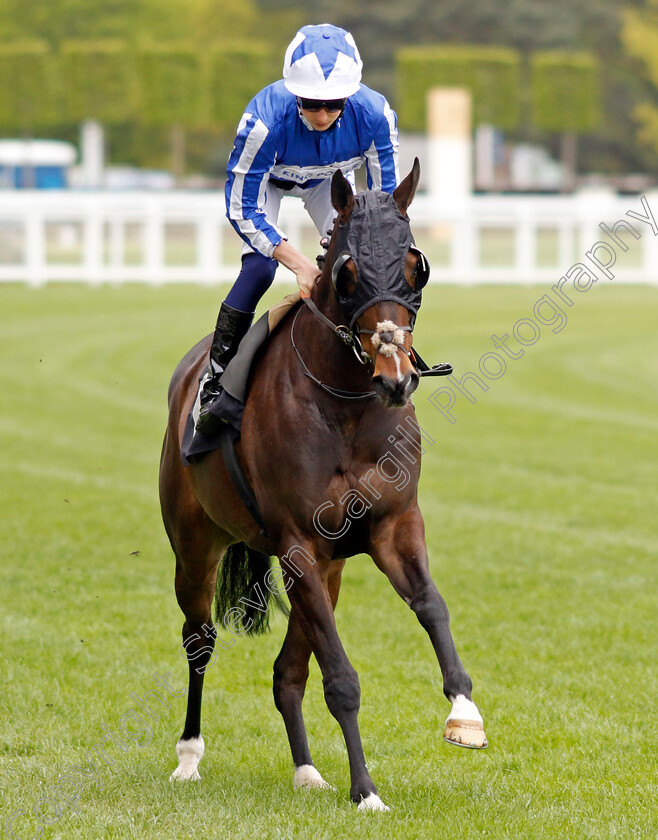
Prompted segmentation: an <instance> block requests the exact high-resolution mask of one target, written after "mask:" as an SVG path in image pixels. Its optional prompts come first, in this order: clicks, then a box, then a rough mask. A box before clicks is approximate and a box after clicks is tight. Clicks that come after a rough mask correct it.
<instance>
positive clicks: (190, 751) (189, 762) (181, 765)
mask: <svg viewBox="0 0 658 840" xmlns="http://www.w3.org/2000/svg"><path fill="white" fill-rule="evenodd" d="M204 750H205V744H204V743H203V736H202V735H199V736H198V737H196V738H188V739H187V740H183V739H182V738H181V739H180V741H179V742H178V743H177V744H176V755H177V756H178V767H177V768H176V769H175V770H174V772H173V773H172V774H171V776H170V777H169V781H170V782H188V781H190V782H196V781H197V780H198V779H200V778H201V776H199V771H198V770H197V767H198V766H199V762H200V761H201V759H202V758H203V753H204Z"/></svg>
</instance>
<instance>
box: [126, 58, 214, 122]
mask: <svg viewBox="0 0 658 840" xmlns="http://www.w3.org/2000/svg"><path fill="white" fill-rule="evenodd" d="M136 71H137V90H138V94H137V118H138V120H139V122H140V123H142V124H144V125H174V124H181V125H186V126H194V125H199V124H200V123H201V122H202V121H203V115H202V111H201V102H202V87H203V78H202V74H201V64H200V61H199V56H198V51H197V50H195V49H194V48H193V47H191V46H164V45H158V46H149V47H144V48H142V49H140V50H139V51H138V53H137V56H136Z"/></svg>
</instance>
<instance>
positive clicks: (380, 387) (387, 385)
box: [372, 373, 396, 398]
mask: <svg viewBox="0 0 658 840" xmlns="http://www.w3.org/2000/svg"><path fill="white" fill-rule="evenodd" d="M372 387H373V388H374V389H375V391H377V393H378V394H379V396H380V397H384V398H386V397H391V396H392V395H393V394H394V393H395V387H396V383H395V382H394V381H393V380H392V379H391V378H390V377H389V376H383V375H382V374H381V373H379V374H377V376H373V378H372Z"/></svg>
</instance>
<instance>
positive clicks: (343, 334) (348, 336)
mask: <svg viewBox="0 0 658 840" xmlns="http://www.w3.org/2000/svg"><path fill="white" fill-rule="evenodd" d="M302 300H303V301H304V303H306V304H307V305H308V307H309V309H310V310H311V312H312V313H313V314H314V315H315V317H316V318H318V320H320V321H322V323H323V324H325V325H326V326H328V327H329V328H330V329H331V330H332V331H333V332H334V333H335V335H337V336H338V337H339V338H340V339H341V340H342V341H343V342H344V343H345V344H346V345H347V346H348V347H351V348H352V350H354V354H355V356H356V357H357V359H358V360H359V361H360V362H361V364H363V365H365V364H368V362H370V361H372V360H371V359H370V356H368V355H367V353H366V352H365V350H364V349H363V347H361V342H360V341H359V340H358V338H357V337H356V336H355V335H354V334H353V333H352V331H351V330H349V329H348V328H347V327H345V326H336V324H334V323H333V321H330V320H329V318H327V317H326V316H324V315H323V314H322V313H321V312H320V310H319V309H318V308H317V306H316V305H315V304H314V303H313V301H312V300H311V299H310V298H302ZM301 311H302V309H301V307H300V308H299V309H298V310H297V312H296V313H295V317H294V318H293V321H292V325H291V327H290V342H291V344H292V347H293V350H294V351H295V353H296V354H297V358H298V359H299V363H300V364H301V366H302V370H303V371H304V374H305V375H306V376H308V378H309V379H311V380H312V381H313V382H315V384H316V385H319V386H320V388H322V389H323V390H324V391H326V392H327V393H328V394H333V396H334V397H340V398H341V399H343V400H362V399H365V398H366V397H375V396H377V392H376V391H345V390H343V389H342V388H332V386H331V385H326V384H325V383H324V382H322V381H321V380H319V379H318V378H317V376H314V375H313V374H312V373H311V371H310V370H309V369H308V366H307V364H306V362H305V361H304V359H302V355H301V353H300V352H299V348H298V347H297V345H296V344H295V324H296V323H297V318H299V313H300V312H301ZM356 342H358V346H359V347H360V348H361V353H362V354H364V355H365V356H367V359H368V362H366V361H362V359H361V357H360V356H359V353H358V351H357V349H356Z"/></svg>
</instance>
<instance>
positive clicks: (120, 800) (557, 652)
mask: <svg viewBox="0 0 658 840" xmlns="http://www.w3.org/2000/svg"><path fill="white" fill-rule="evenodd" d="M543 291H544V290H543V289H538V288H535V287H525V288H519V287H484V288H483V287H481V288H455V287H439V288H432V289H431V290H430V291H428V292H427V293H426V296H425V302H424V306H423V310H422V311H421V314H420V317H419V323H418V327H417V331H416V342H417V345H418V347H419V349H420V350H421V352H422V353H423V355H424V356H425V357H426V358H427V359H428V360H432V361H440V360H449V361H451V362H452V363H453V364H454V365H455V368H456V372H457V373H458V374H461V373H463V372H464V371H466V370H470V371H477V370H478V364H479V361H480V360H481V359H482V357H483V354H485V353H487V352H491V351H492V350H494V347H493V344H492V342H491V339H490V336H491V335H492V334H494V333H495V334H497V335H502V334H503V333H505V332H507V333H511V331H512V328H513V326H514V325H515V324H516V323H517V322H518V320H519V319H520V318H526V317H532V312H533V306H534V304H535V303H536V301H537V300H538V298H539V297H540V296H541V295H542V294H543ZM281 294H282V291H281V290H280V289H279V290H276V291H275V292H274V293H272V294H270V296H269V300H270V301H272V300H273V299H274V298H276V297H279V296H280V295H281ZM578 298H579V299H578V300H577V301H576V303H575V304H574V306H573V307H572V308H571V309H570V310H568V312H567V314H568V318H569V321H568V324H567V326H566V327H565V328H564V329H563V330H562V331H561V332H559V333H557V334H556V333H554V332H553V331H552V330H551V329H550V328H546V327H543V328H542V334H541V338H540V339H539V340H538V341H537V342H536V343H535V344H534V345H533V346H532V347H526V348H525V351H524V355H523V356H522V357H521V358H519V359H517V360H513V359H509V358H507V371H506V373H505V374H504V376H502V377H501V378H500V379H498V380H495V381H494V380H487V382H486V384H488V386H489V389H488V391H486V392H483V391H482V390H481V389H479V388H477V387H474V388H472V389H471V390H472V394H473V396H474V398H475V399H476V402H474V403H472V402H469V400H468V399H466V397H464V396H463V395H462V394H458V396H457V398H456V399H455V404H454V407H453V409H452V412H453V416H454V418H456V422H454V423H449V422H448V421H447V420H446V419H445V418H444V417H443V416H442V414H441V413H440V412H439V411H438V410H437V409H436V408H435V406H433V405H432V403H431V402H429V401H428V396H429V395H430V394H431V393H432V391H433V390H434V389H435V388H437V387H439V386H443V385H444V384H445V383H444V381H443V380H429V381H425V382H423V383H422V384H421V386H420V388H419V391H418V394H417V396H416V398H415V403H416V406H417V410H418V414H419V418H420V422H421V425H422V426H423V428H424V429H425V430H426V431H427V432H429V434H431V435H432V437H433V438H434V440H435V443H434V444H433V445H431V446H429V447H428V451H427V454H426V456H425V460H424V464H423V474H422V478H421V490H420V495H421V503H422V508H423V511H424V514H425V519H426V525H427V537H428V546H429V549H430V555H431V562H432V570H433V574H434V578H435V580H436V581H437V583H438V585H439V588H440V590H441V591H442V593H443V595H444V597H445V598H446V600H447V602H448V605H449V607H450V610H451V615H452V626H453V633H454V635H455V638H456V641H457V645H458V648H459V650H460V653H461V655H462V658H463V659H464V662H465V664H466V667H467V670H468V671H469V672H470V674H471V676H472V677H473V679H474V682H475V693H474V698H475V700H476V702H477V703H478V704H479V706H480V708H481V710H482V712H483V715H484V717H485V724H486V729H487V734H488V736H489V741H490V747H489V749H488V750H487V751H486V752H481V753H474V752H470V751H461V750H458V749H454V748H452V747H449V746H447V745H444V744H443V742H442V738H441V735H442V732H443V721H444V719H445V716H446V714H447V712H448V704H447V702H446V701H445V699H444V698H443V696H442V693H441V680H440V674H439V670H438V666H437V665H436V663H435V660H434V657H433V653H432V651H431V647H430V644H429V641H428V640H427V638H426V636H425V634H424V632H423V631H422V629H421V628H420V626H419V625H418V624H417V622H416V621H415V619H414V617H413V615H412V614H411V612H410V611H409V610H408V609H407V608H406V607H405V606H404V604H403V603H402V602H401V601H399V599H398V598H397V596H396V595H395V593H394V592H393V590H392V588H391V587H390V585H389V584H388V582H387V581H386V580H385V578H384V577H383V576H382V575H380V574H379V573H378V572H377V571H376V570H375V568H374V566H373V565H372V563H371V562H370V561H369V560H368V559H367V558H355V559H353V560H351V561H349V562H348V564H347V567H346V572H345V575H344V584H343V589H342V592H341V600H340V603H339V608H338V625H339V630H340V632H341V636H342V639H343V642H344V644H345V647H346V649H347V651H348V654H349V656H350V658H351V660H352V662H353V664H354V666H355V667H356V668H357V670H358V672H359V674H360V679H361V685H362V707H361V715H360V722H361V727H362V735H363V740H364V746H365V751H366V756H367V759H368V764H369V767H370V769H371V771H372V775H373V778H374V779H375V782H376V783H377V785H378V787H379V791H380V795H381V797H382V798H383V799H384V801H385V802H386V803H387V804H389V805H390V806H391V811H390V813H387V814H372V815H363V814H360V813H358V812H357V811H356V809H355V807H354V806H353V805H351V804H350V802H349V801H348V799H349V777H348V767H347V758H346V754H345V749H344V744H343V741H342V738H341V736H340V732H339V730H338V726H337V724H336V723H335V721H334V720H333V718H332V717H331V716H330V714H329V713H328V711H327V709H326V707H325V705H324V700H323V697H322V690H321V680H320V676H319V673H318V670H317V667H313V669H312V674H311V680H310V683H309V689H308V693H307V698H306V701H305V712H306V720H307V726H308V730H309V737H310V741H311V748H312V751H313V754H314V760H315V763H316V765H317V766H318V768H319V769H320V771H321V772H322V774H323V775H324V776H325V778H326V779H327V780H328V781H330V782H331V783H333V784H334V785H335V786H336V788H337V791H336V792H335V793H334V792H331V791H323V792H314V793H304V792H297V793H293V791H292V767H291V761H290V756H289V750H288V745H287V741H286V737H285V732H284V728H283V724H282V722H281V720H280V718H279V715H278V713H277V712H276V710H275V709H274V705H273V702H272V698H271V667H272V663H273V660H274V658H275V656H276V653H277V651H278V648H279V646H280V643H281V640H282V638H283V633H284V626H285V625H284V621H283V619H282V618H281V617H276V618H275V619H274V621H273V632H272V633H271V634H270V635H269V636H266V637H263V638H260V639H257V640H246V639H237V640H236V643H235V644H234V646H233V648H231V650H228V651H220V653H219V656H218V658H217V661H216V663H215V664H214V665H213V667H212V668H211V669H210V670H209V671H208V673H207V678H206V693H205V697H204V727H203V731H204V737H205V739H206V756H205V758H204V760H203V761H202V763H201V766H200V772H201V776H202V781H201V782H200V783H196V784H176V785H172V784H170V783H169V781H168V777H169V773H170V772H171V771H172V769H173V768H174V766H175V763H176V762H175V755H174V744H175V742H176V740H177V738H178V736H179V734H180V731H181V729H182V722H183V717H184V705H185V700H184V697H169V700H170V703H171V706H170V708H168V709H162V710H160V713H159V714H158V716H157V717H158V719H157V720H153V719H149V724H150V725H149V727H148V729H146V728H143V730H142V732H141V734H140V735H139V737H138V738H137V740H138V741H139V742H140V743H141V746H139V745H138V743H135V744H134V745H133V746H131V748H130V750H129V751H128V752H127V753H122V752H121V751H120V750H119V749H118V748H117V747H116V746H115V745H113V744H112V743H111V742H106V745H105V747H106V754H107V757H108V760H109V761H114V762H115V763H114V764H110V763H108V761H103V760H101V759H100V758H99V756H98V753H97V752H95V751H94V746H95V745H97V744H99V742H100V741H101V739H103V738H104V737H106V735H107V734H108V732H109V731H116V730H117V727H118V726H119V725H120V722H121V720H122V718H123V716H124V715H125V714H126V713H128V712H129V711H130V710H131V709H136V708H137V707H138V698H143V697H144V695H145V693H146V692H147V691H149V690H150V689H152V688H157V686H156V684H155V682H154V680H153V677H152V675H153V674H154V673H156V672H157V673H160V674H165V673H167V672H168V673H169V674H170V675H171V676H170V681H171V684H172V685H173V686H174V688H176V689H178V688H181V687H183V686H184V684H185V680H186V666H185V663H184V660H183V659H182V657H181V655H180V626H181V623H182V615H181V613H180V612H179V610H178V607H177V605H176V602H175V598H174V594H173V557H172V555H171V552H170V549H169V546H168V543H167V541H166V538H165V535H164V533H163V529H162V525H161V522H160V518H159V511H158V503H157V491H156V486H157V465H158V456H159V447H160V442H161V437H162V432H163V428H164V424H165V415H166V390H167V384H168V379H169V376H170V373H171V371H172V370H173V367H174V365H175V364H176V362H177V361H178V359H179V358H180V356H182V354H183V353H184V352H185V351H186V350H187V348H188V347H189V346H190V345H191V344H192V343H194V342H195V341H196V340H197V339H198V337H199V336H200V334H201V333H202V332H204V331H209V330H210V328H211V327H212V325H213V324H214V319H215V315H216V309H217V305H218V302H219V300H221V290H217V289H206V288H199V287H182V286H172V287H166V288H161V289H151V288H146V287H142V286H134V287H128V286H126V287H122V288H112V287H101V288H90V287H76V286H48V287H46V288H44V289H41V290H38V291H37V290H31V289H27V288H25V287H22V286H14V285H4V286H0V312H1V314H0V319H1V320H0V360H1V361H0V394H1V395H2V404H1V409H0V429H1V433H2V462H3V481H2V485H1V487H0V510H2V520H1V521H2V541H1V551H2V555H3V562H2V566H1V574H2V578H1V580H2V585H1V587H0V604H1V611H0V615H1V616H2V624H1V626H2V654H1V659H2V674H3V680H2V690H1V691H0V753H1V755H2V774H0V785H1V786H2V788H3V818H2V820H3V829H4V831H5V836H12V835H11V834H9V833H8V831H7V825H6V822H5V821H6V819H7V818H11V816H12V815H13V816H14V818H15V819H14V822H13V824H12V826H13V827H12V832H13V836H14V837H15V838H28V837H32V836H33V834H34V835H35V836H36V834H37V833H38V832H39V830H40V829H43V835H42V836H43V837H52V838H70V837H76V838H78V837H80V838H101V837H102V838H105V837H107V838H113V837H117V838H119V837H120V838H133V837H134V838H150V837H158V838H177V840H183V839H184V838H195V840H210V838H216V837H222V838H231V840H238V839H239V838H253V837H264V838H293V837H294V838H297V837H299V838H301V837H308V836H313V837H315V838H336V837H348V836H353V835H354V834H355V833H356V834H358V835H359V836H362V837H366V838H371V837H372V838H399V837H408V838H428V837H439V836H446V837H450V836H451V837H459V838H463V840H470V838H476V837H477V838H480V837H487V838H524V839H525V838H546V837H560V838H574V840H576V838H590V837H591V838H597V840H603V838H644V837H646V838H654V837H655V836H656V834H657V833H658V825H657V821H656V816H655V812H656V809H655V802H656V794H657V792H658V791H657V787H658V769H657V760H656V750H655V743H656V740H657V735H658V731H657V730H658V726H657V724H656V715H655V709H654V705H655V698H656V695H657V693H658V692H657V677H656V667H655V656H656V647H655V645H656V636H657V633H656V630H657V627H656V624H657V620H656V601H655V597H656V596H655V593H656V559H655V558H656V549H657V548H658V539H657V535H656V525H655V522H656V516H655V507H656V487H657V486H658V481H657V479H658V467H657V463H658V459H657V455H658V435H657V432H658V411H657V409H658V394H657V392H656V387H655V383H656V375H657V374H658V361H657V359H658V353H657V350H658V338H657V337H656V330H655V325H656V318H657V315H658V289H655V288H639V287H615V286H614V285H608V286H606V287H601V288H597V287H595V288H593V289H592V290H591V291H589V292H588V293H587V294H583V295H579V296H578ZM510 347H514V348H517V349H518V347H519V345H518V344H515V343H514V342H511V343H510ZM124 720H125V719H124ZM133 731H134V732H135V731H136V730H133ZM136 737H137V736H136ZM89 757H92V760H93V761H94V766H95V768H96V774H95V775H94V774H92V775H90V776H83V775H82V773H81V772H80V771H79V772H78V773H77V774H76V773H75V772H74V768H75V767H79V768H83V769H85V768H86V769H87V770H88V772H89V771H90V765H89V763H88V761H89ZM76 779H77V780H78V781H75V780H76ZM55 786H59V787H58V789H57V790H54V787H55ZM78 797H79V798H78ZM67 800H68V801H67ZM76 800H77V801H76ZM35 809H36V810H37V811H38V810H39V809H40V815H41V821H39V820H38V819H37V817H36V816H35ZM20 811H24V813H19V812H20ZM44 823H48V824H47V825H44Z"/></svg>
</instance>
